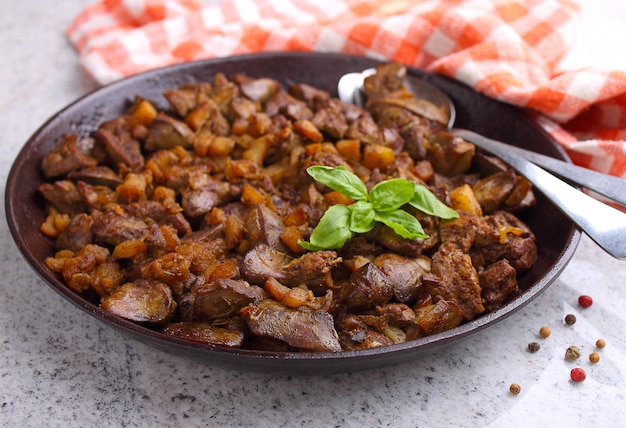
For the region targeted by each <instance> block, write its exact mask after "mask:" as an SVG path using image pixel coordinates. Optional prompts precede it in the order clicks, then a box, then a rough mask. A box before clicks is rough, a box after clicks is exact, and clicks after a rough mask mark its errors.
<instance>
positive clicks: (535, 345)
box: [528, 342, 541, 353]
mask: <svg viewBox="0 0 626 428" xmlns="http://www.w3.org/2000/svg"><path fill="white" fill-rule="evenodd" d="M539 348H541V345H539V344H538V343H537V342H530V343H529V344H528V350H529V351H530V352H533V353H534V352H537V351H538V350H539Z"/></svg>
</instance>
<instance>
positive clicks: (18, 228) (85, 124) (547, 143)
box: [5, 53, 580, 374]
mask: <svg viewBox="0 0 626 428" xmlns="http://www.w3.org/2000/svg"><path fill="white" fill-rule="evenodd" d="M376 62H377V61H375V60H372V59H367V58H362V57H353V56H344V55H340V54H311V53H275V54H256V55H248V56H241V57H230V58H224V59H215V60H208V61H200V62H192V63H186V64H181V65H176V66H172V67H168V68H164V69H159V70H154V71H150V72H147V73H143V74H140V75H137V76H133V77H130V78H127V79H124V80H122V81H119V82H116V83H113V84H111V85H109V86H105V87H103V88H100V89H98V90H96V91H94V92H92V93H90V94H88V95H86V96H85V97H83V98H81V99H79V100H77V101H76V102H74V103H73V104H71V105H69V106H68V107H66V108H65V109H64V110H62V111H60V112H59V113H57V114H56V115H55V116H53V117H52V118H51V119H50V120H49V121H48V122H46V123H45V124H44V125H43V126H42V127H41V128H40V129H39V130H38V131H37V132H35V134H34V135H33V136H32V137H31V138H30V139H29V140H28V142H27V143H26V144H25V146H24V147H23V149H22V150H21V152H20V153H19V155H18V157H17V159H16V160H15V162H14V164H13V167H12V169H11V171H10V174H9V177H8V181H7V187H6V193H5V208H6V213H7V220H8V224H9V228H10V230H11V233H12V235H13V239H14V240H15V242H16V244H17V246H18V248H19V249H20V251H21V252H22V254H23V256H24V257H25V258H26V260H27V261H28V263H29V264H30V265H31V266H32V268H33V269H34V270H35V271H36V272H37V273H38V274H39V276H41V278H43V280H44V281H45V282H46V283H47V284H48V285H49V286H50V287H52V288H53V289H54V290H55V291H56V292H58V293H59V294H61V295H62V296H63V297H64V298H66V299H67V300H68V301H69V302H70V303H72V305H74V306H76V307H78V308H80V309H82V310H84V311H85V312H87V313H88V314H90V315H91V316H93V317H95V318H97V319H98V320H100V321H102V322H103V323H105V324H106V325H108V326H111V327H113V328H115V329H118V330H120V331H122V332H124V333H126V334H129V335H130V336H132V337H134V338H136V339H139V340H141V341H142V342H145V343H147V344H149V345H152V346H154V347H156V348H160V349H163V350H166V351H169V352H173V353H176V354H188V355H190V356H194V357H199V358H201V359H203V360H205V361H207V362H209V363H211V364H216V365H221V366H226V367H230V368H236V369H246V370H254V371H263V372H272V373H294V374H296V373H297V374H328V373H338V372H351V371H358V370H365V369H372V368H377V367H382V366H388V365H392V364H397V363H401V362H405V361H409V360H411V359H413V358H415V357H417V356H418V355H419V354H420V353H422V352H424V351H426V350H432V349H435V348H438V347H441V346H444V345H450V344H454V343H455V342H458V341H460V340H463V339H467V338H468V337H470V336H471V335H472V334H474V333H477V332H479V331H481V330H483V329H485V328H487V327H489V326H491V325H493V324H494V323H496V322H498V321H501V320H502V319H504V318H505V317H507V316H509V315H511V314H512V313H514V312H516V311H517V310H519V309H520V308H521V307H523V306H524V305H526V304H527V303H528V302H530V301H531V300H532V299H534V298H535V297H537V296H538V295H539V294H540V293H541V292H542V291H544V290H545V289H546V288H547V287H548V286H549V285H550V284H551V283H552V282H553V281H554V279H555V278H556V277H557V276H558V275H559V274H560V273H561V271H562V270H563V268H564V267H565V266H566V264H567V262H568V261H569V260H570V258H571V257H572V255H573V253H574V250H575V249H576V246H577V244H578V240H579V238H580V233H579V232H578V231H577V229H576V228H575V226H574V225H573V223H572V222H571V221H569V220H568V219H567V218H566V217H565V216H564V215H563V214H561V212H560V211H559V210H558V209H557V208H556V207H555V206H554V205H552V204H551V203H550V202H549V201H547V200H546V198H544V197H543V195H541V194H538V195H537V198H538V204H537V206H536V207H535V208H534V209H533V210H532V211H531V212H530V213H529V214H528V215H527V216H525V217H524V220H525V221H526V222H527V223H528V225H529V226H530V227H531V228H532V229H533V231H534V232H535V234H536V236H537V240H538V247H539V257H538V260H537V262H536V263H535V265H534V266H533V267H532V269H531V270H529V271H528V272H526V273H524V274H523V275H522V276H521V278H520V289H521V293H520V294H519V295H518V296H516V297H515V298H513V299H512V300H510V301H509V302H508V303H507V304H505V305H504V306H502V307H501V308H500V309H498V310H496V311H494V312H491V313H488V314H486V315H484V316H482V317H480V318H478V319H475V320H473V321H472V322H469V323H467V324H464V325H462V326H459V327H457V328H455V329H452V330H450V331H447V332H444V333H441V334H437V335H433V336H429V337H425V338H422V339H419V340H415V341H411V342H407V343H403V344H398V345H393V346H387V347H383V348H377V349H370V350H363V351H352V352H340V353H281V352H259V351H250V350H237V349H227V348H222V347H215V346H209V345H202V344H197V343H193V342H188V341H184V340H180V339H176V338H172V337H167V336H164V335H162V334H160V333H158V332H155V331H152V330H149V329H147V328H144V327H141V326H138V325H136V324H133V323H131V322H128V321H125V320H123V319H121V318H118V317H116V316H114V315H111V314H109V313H106V312H103V311H102V310H100V309H99V308H98V307H97V306H95V305H93V304H92V303H90V302H88V301H87V300H85V299H83V298H82V297H81V296H80V295H78V294H76V293H74V292H73V291H71V290H70V289H69V288H68V287H67V286H65V285H64V284H63V283H62V282H61V281H60V280H59V278H58V277H57V276H56V275H55V274H54V273H53V272H51V271H50V270H48V269H47V268H46V266H45V265H44V263H43V260H44V259H45V257H47V256H50V255H52V254H53V252H54V245H53V242H52V241H51V240H50V239H48V238H46V237H45V236H43V235H42V234H41V233H39V230H38V229H39V225H40V224H41V223H42V221H43V220H44V216H45V215H44V210H43V201H42V199H41V197H40V196H39V195H38V194H37V187H38V186H39V184H40V183H41V182H42V180H43V177H42V175H41V172H40V169H39V164H40V161H41V159H42V157H43V156H44V155H45V154H46V153H47V152H48V151H50V150H51V148H52V147H53V146H54V145H55V144H57V143H58V142H59V140H60V139H61V137H62V136H63V135H65V134H67V133H79V134H82V135H88V134H90V133H91V132H92V131H94V130H95V129H96V128H97V127H98V125H99V124H100V123H101V122H102V121H104V120H106V119H111V118H113V117H116V116H119V115H121V114H122V113H123V112H124V111H125V109H126V108H127V106H128V102H129V101H130V100H131V99H132V98H133V97H134V96H135V95H141V96H143V97H146V98H149V99H151V100H154V101H156V102H157V103H158V104H159V106H161V107H162V108H166V106H167V104H166V101H165V99H164V98H163V96H162V92H163V91H164V90H165V89H171V88H175V87H177V86H179V85H181V84H184V83H189V82H195V81H207V80H210V79H212V76H213V75H214V74H215V73H216V72H223V73H225V74H226V75H232V74H234V73H246V74H248V75H250V76H254V77H262V76H267V77H273V78H275V79H277V80H279V81H281V82H283V83H284V84H290V83H296V82H300V83H308V84H311V85H314V86H316V87H319V88H323V89H326V90H328V91H330V92H331V93H332V94H334V95H336V90H335V88H336V83H337V80H338V79H339V77H340V76H341V75H342V74H344V73H347V72H351V71H359V70H363V69H365V68H368V67H372V66H374V65H375V64H376ZM410 73H413V74H416V75H419V76H422V77H424V78H426V79H427V80H429V81H431V82H432V83H434V84H436V85H437V86H439V87H440V88H442V89H443V90H444V91H446V92H447V93H448V94H449V95H450V96H451V97H452V98H453V100H454V102H455V103H456V107H457V125H458V126H459V127H463V128H467V129H471V130H474V131H477V132H480V133H482V134H484V135H486V136H487V137H491V138H495V139H499V140H502V141H507V142H509V143H511V144H514V145H518V146H521V147H524V148H527V149H530V150H535V151H537V152H541V153H544V154H547V155H551V156H554V157H557V158H560V159H565V158H566V156H565V155H564V153H563V152H562V151H561V150H560V149H559V147H558V146H557V145H556V143H555V142H554V141H553V140H551V139H550V137H549V136H548V135H547V134H546V133H545V132H544V131H542V130H541V129H540V128H539V127H538V126H537V125H535V123H534V122H533V121H532V120H531V119H530V118H529V117H528V116H527V115H525V114H523V113H522V112H521V111H520V110H518V109H516V108H514V107H512V106H509V105H505V104H502V103H499V102H497V101H494V100H492V99H490V98H487V97H485V96H482V95H480V94H478V93H476V92H474V91H473V90H472V89H470V88H468V87H466V86H464V85H462V84H460V83H458V82H456V81H452V80H450V79H447V78H445V77H441V76H437V75H432V74H427V73H424V72H422V71H419V70H410ZM68 310H71V309H70V307H69V306H68Z"/></svg>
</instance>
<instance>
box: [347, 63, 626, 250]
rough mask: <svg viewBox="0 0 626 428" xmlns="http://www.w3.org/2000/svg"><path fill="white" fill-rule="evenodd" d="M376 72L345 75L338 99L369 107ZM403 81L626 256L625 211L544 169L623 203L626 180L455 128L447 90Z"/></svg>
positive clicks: (583, 227)
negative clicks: (367, 85) (369, 82)
mask: <svg viewBox="0 0 626 428" xmlns="http://www.w3.org/2000/svg"><path fill="white" fill-rule="evenodd" d="M373 73H375V70H374V69H367V70H365V71H363V72H361V73H348V74H345V75H344V76H342V77H341V78H340V79H339V82H338V85H337V90H338V93H339V98H340V99H341V100H342V101H344V102H349V103H353V104H356V105H359V106H361V107H363V106H365V103H366V95H365V91H364V89H363V83H364V79H365V77H367V76H369V75H371V74H373ZM405 85H406V87H407V89H408V90H409V91H411V92H413V93H414V94H415V95H416V97H417V98H419V99H424V100H427V101H430V102H431V103H433V104H434V105H435V106H437V107H438V108H439V111H441V112H442V113H443V114H442V115H441V116H440V117H431V118H430V119H433V120H437V121H439V122H441V123H442V124H443V125H446V126H447V127H448V129H449V130H450V132H451V133H452V134H454V135H456V136H459V137H461V138H463V139H465V140H467V141H469V142H472V143H474V144H476V145H477V146H479V147H481V148H483V149H485V150H487V151H489V152H491V153H492V154H494V155H496V156H498V157H499V158H500V159H502V160H503V161H504V162H506V163H508V164H509V165H510V166H511V167H513V168H514V169H515V170H517V171H518V172H519V173H520V174H522V175H524V176H525V177H526V178H527V179H528V181H530V182H531V183H532V184H533V185H534V186H535V187H536V188H537V189H539V190H540V191H541V192H542V193H543V194H544V195H545V196H546V197H547V198H549V199H550V200H552V201H553V202H554V204H555V205H556V206H557V207H558V208H559V209H560V210H561V211H562V212H563V213H564V214H565V215H566V216H568V217H569V218H570V219H571V220H572V221H573V222H574V223H576V225H577V226H578V227H579V228H580V229H581V230H582V231H583V232H584V233H586V234H587V235H588V236H589V237H590V238H591V239H593V240H594V241H595V242H596V243H597V244H598V245H599V246H600V247H601V248H602V249H603V250H604V251H606V252H607V253H608V254H610V255H612V256H613V257H615V258H618V259H626V214H625V213H623V212H621V211H620V210H617V209H615V208H613V207H611V206H609V205H606V204H604V203H602V202H600V201H599V200H597V199H595V198H593V197H591V196H589V195H587V194H585V193H584V192H582V191H580V190H578V189H576V188H575V187H573V186H571V185H569V184H568V183H566V182H565V181H563V180H561V179H559V178H557V177H555V176H554V175H552V174H550V173H549V172H547V171H546V170H549V171H551V172H553V173H554V174H557V175H559V176H561V177H562V178H564V179H566V180H569V181H571V182H573V183H576V184H578V185H580V186H582V187H585V188H587V189H589V190H592V191H595V192H597V193H599V194H601V195H603V196H606V197H607V198H609V199H612V200H613V201H615V202H618V203H620V204H622V205H625V206H626V180H623V179H620V178H617V177H612V176H609V175H606V174H601V173H598V172H595V171H591V170H588V169H586V168H582V167H578V166H575V165H573V164H569V163H567V162H563V161H560V160H557V159H554V158H551V157H549V156H545V155H541V154H539V153H535V152H531V151H529V150H525V149H521V148H519V147H514V146H511V145H508V144H505V143H502V142H499V141H496V140H492V139H489V138H486V137H483V136H482V135H479V134H477V133H475V132H472V131H469V130H464V129H457V128H454V127H453V125H454V121H455V119H456V109H455V107H454V103H453V102H452V100H451V99H450V97H448V95H447V94H446V93H445V92H443V91H442V90H440V89H439V88H437V87H435V86H434V85H431V84H430V83H428V82H426V81H425V80H423V79H420V78H418V77H416V76H413V75H410V74H408V73H407V75H406V77H405ZM538 165H539V166H541V167H543V168H545V169H543V168H540V167H539V166H538Z"/></svg>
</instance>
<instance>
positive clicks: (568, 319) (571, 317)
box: [565, 314, 576, 325]
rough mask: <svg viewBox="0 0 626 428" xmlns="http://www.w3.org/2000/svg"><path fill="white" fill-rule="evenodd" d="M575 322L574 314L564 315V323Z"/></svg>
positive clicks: (571, 323) (570, 323)
mask: <svg viewBox="0 0 626 428" xmlns="http://www.w3.org/2000/svg"><path fill="white" fill-rule="evenodd" d="M575 323H576V316H575V315H574V314H567V315H565V324H567V325H573V324H575Z"/></svg>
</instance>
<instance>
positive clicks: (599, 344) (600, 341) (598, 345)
mask: <svg viewBox="0 0 626 428" xmlns="http://www.w3.org/2000/svg"><path fill="white" fill-rule="evenodd" d="M605 346H606V342H605V341H604V339H598V340H596V348H598V349H602V348H604V347H605Z"/></svg>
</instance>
